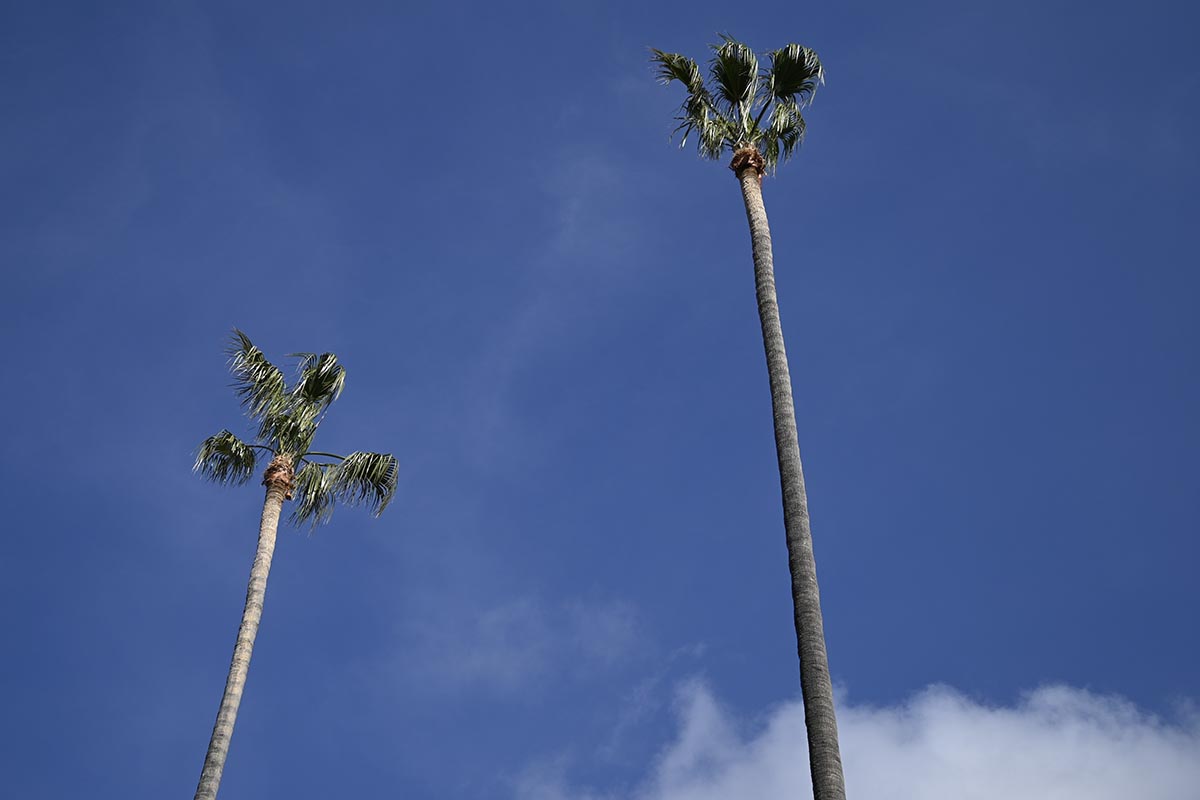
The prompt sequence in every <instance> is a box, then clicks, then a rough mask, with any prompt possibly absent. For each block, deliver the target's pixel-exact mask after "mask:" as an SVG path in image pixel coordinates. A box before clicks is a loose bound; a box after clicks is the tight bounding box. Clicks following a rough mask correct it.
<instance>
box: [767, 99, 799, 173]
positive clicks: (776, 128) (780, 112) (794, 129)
mask: <svg viewBox="0 0 1200 800" xmlns="http://www.w3.org/2000/svg"><path fill="white" fill-rule="evenodd" d="M805 129H806V126H805V123H804V115H803V114H801V113H800V103H799V102H798V101H797V100H794V99H783V100H777V101H776V103H775V108H774V109H772V110H771V120H770V123H769V124H768V125H767V127H766V129H765V130H764V131H763V132H762V134H763V135H762V145H763V146H762V154H763V160H764V161H766V166H767V169H768V170H771V171H774V170H775V168H776V167H777V166H778V164H779V161H780V160H781V159H782V160H783V161H787V160H788V159H789V158H791V157H792V155H793V154H794V153H795V152H796V148H798V147H799V146H800V145H801V143H803V142H804V132H805Z"/></svg>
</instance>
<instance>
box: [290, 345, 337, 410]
mask: <svg viewBox="0 0 1200 800" xmlns="http://www.w3.org/2000/svg"><path fill="white" fill-rule="evenodd" d="M291 356H292V357H294V358H299V359H300V363H299V364H297V366H296V371H297V372H298V373H299V374H300V379H299V380H298V381H296V385H295V386H294V387H292V396H293V397H295V398H296V399H297V400H300V401H301V402H302V403H303V404H305V405H307V406H309V407H311V408H313V409H316V413H317V414H320V413H321V412H322V411H324V410H325V409H326V408H328V407H329V405H330V404H331V403H332V402H333V401H334V400H337V399H338V397H339V396H340V395H341V394H342V389H344V388H345V387H346V369H345V367H343V366H342V365H341V364H339V363H338V358H337V356H336V355H334V354H333V353H321V354H320V355H317V354H316V353H292V354H291Z"/></svg>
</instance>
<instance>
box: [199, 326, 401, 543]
mask: <svg viewBox="0 0 1200 800" xmlns="http://www.w3.org/2000/svg"><path fill="white" fill-rule="evenodd" d="M226 352H227V353H228V354H229V369H230V371H231V372H232V373H233V378H234V382H233V389H234V392H235V393H236V394H237V396H238V397H239V398H240V399H241V401H242V406H243V408H245V410H246V416H248V417H249V418H250V419H251V420H253V421H255V422H257V423H258V430H257V431H256V432H255V436H254V439H253V441H251V442H246V441H243V440H242V439H240V438H239V437H237V436H236V435H234V434H233V433H232V432H230V431H229V430H223V431H221V432H220V433H217V434H216V435H214V436H210V437H208V438H207V439H205V440H204V443H203V444H201V445H200V449H199V451H198V454H197V456H196V464H195V467H194V469H195V471H196V472H198V473H200V474H201V475H203V476H204V477H205V478H208V479H209V480H212V481H215V482H217V483H222V484H235V485H236V484H243V483H245V482H246V481H248V480H249V479H250V477H251V476H252V475H254V473H255V469H256V467H257V465H258V458H259V456H260V454H262V453H270V454H271V455H272V456H273V459H272V461H271V463H270V464H269V465H268V467H267V470H266V474H265V475H264V478H263V483H270V482H271V481H279V482H281V483H282V484H283V485H284V486H285V487H286V489H287V494H286V498H287V499H291V498H292V497H293V496H296V497H297V504H296V507H295V509H294V510H293V512H292V520H293V521H294V522H296V523H304V522H311V523H312V525H313V526H314V527H315V526H316V525H318V524H319V523H322V522H328V521H329V518H330V516H331V515H332V514H333V507H334V506H335V505H336V504H337V503H338V502H342V503H346V504H347V505H365V506H367V507H368V508H369V509H370V510H371V511H372V512H374V514H375V516H379V514H380V513H382V512H383V509H384V508H386V507H387V505H388V503H389V502H391V500H392V497H393V495H394V494H395V492H396V481H397V476H398V473H399V469H398V466H397V463H396V459H395V458H394V457H393V456H392V455H391V454H385V453H365V452H355V453H351V454H350V455H348V456H339V455H334V454H333V453H322V452H317V451H315V450H313V449H312V441H313V437H314V435H315V434H316V432H317V426H319V425H320V424H321V420H322V419H323V418H324V416H325V412H326V411H327V410H328V409H329V406H330V405H331V404H332V403H333V401H334V400H336V399H337V398H338V396H339V395H340V394H341V393H342V389H343V387H344V386H345V383H346V370H345V368H344V367H343V366H342V365H341V364H339V363H338V359H337V356H336V355H334V354H333V353H321V354H319V355H318V354H317V353H292V354H291V355H290V356H289V357H290V358H296V359H298V363H297V365H296V373H297V378H296V380H295V382H294V383H293V384H292V385H291V386H290V387H289V386H288V385H287V381H286V380H285V378H284V375H283V372H281V371H280V370H279V368H278V367H276V366H275V365H274V364H272V363H271V362H270V361H268V360H267V358H266V356H265V355H263V352H262V351H261V350H259V349H258V348H257V347H255V345H254V343H253V342H251V341H250V338H249V337H248V336H246V334H244V333H242V332H241V331H240V330H237V329H236V328H235V329H234V331H233V336H232V337H230V342H229V347H228V349H227V351H226Z"/></svg>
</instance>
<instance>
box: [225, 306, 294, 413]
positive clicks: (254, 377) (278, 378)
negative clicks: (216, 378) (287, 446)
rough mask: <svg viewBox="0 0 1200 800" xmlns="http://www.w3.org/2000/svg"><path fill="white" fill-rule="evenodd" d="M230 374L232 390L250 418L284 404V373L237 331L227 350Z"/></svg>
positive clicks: (275, 409)
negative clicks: (231, 374) (231, 376)
mask: <svg viewBox="0 0 1200 800" xmlns="http://www.w3.org/2000/svg"><path fill="white" fill-rule="evenodd" d="M226 353H227V354H228V355H229V371H230V372H232V373H233V390H234V393H236V394H237V396H238V399H240V400H241V401H242V406H243V407H245V409H246V413H247V414H248V415H250V417H251V418H252V419H260V418H262V417H263V416H265V415H267V414H271V413H275V412H277V411H279V410H280V408H282V406H283V405H284V404H285V403H286V400H287V394H286V388H287V387H286V385H285V381H284V378H283V373H282V372H280V371H279V369H278V368H277V367H276V366H275V365H274V364H272V363H271V362H270V361H268V360H267V357H266V356H265V355H263V351H262V350H259V349H258V348H257V347H255V345H254V343H253V342H251V341H250V337H248V336H247V335H246V334H244V333H242V332H241V331H240V330H238V329H237V328H234V329H233V334H232V335H231V336H230V338H229V346H228V347H227V348H226Z"/></svg>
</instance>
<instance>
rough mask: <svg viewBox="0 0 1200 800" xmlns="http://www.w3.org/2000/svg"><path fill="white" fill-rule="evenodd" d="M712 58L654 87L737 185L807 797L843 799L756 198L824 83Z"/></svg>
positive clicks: (721, 52)
mask: <svg viewBox="0 0 1200 800" xmlns="http://www.w3.org/2000/svg"><path fill="white" fill-rule="evenodd" d="M712 51H713V54H712V59H711V61H710V63H709V70H708V76H709V81H708V85H706V83H705V80H704V76H703V74H702V73H701V71H700V67H699V66H697V64H696V62H695V61H693V60H692V59H690V58H688V57H686V56H683V55H680V54H679V53H664V52H663V51H661V50H653V51H652V52H653V54H654V55H653V61H654V63H655V65H656V66H657V77H658V78H659V80H660V81H662V82H663V83H664V84H669V83H671V82H672V81H679V82H680V83H682V84H683V85H684V88H685V89H686V90H687V96H686V98H685V99H684V101H683V106H682V108H681V111H680V114H679V116H678V117H676V119H677V120H678V121H679V127H678V128H676V131H677V132H678V131H683V141H682V142H681V144H680V146H681V147H683V146H685V145H686V144H687V140H688V136H689V135H691V134H693V133H694V134H696V138H697V142H698V146H699V150H700V154H701V155H702V156H704V157H705V158H711V159H719V158H721V157H722V156H723V155H724V154H725V153H726V152H729V153H731V154H732V160H731V161H730V163H729V168H730V169H731V170H733V173H734V175H736V176H737V179H738V182H739V183H740V184H741V189H742V200H743V202H744V203H745V205H746V218H747V220H748V221H749V223H750V244H751V247H752V249H753V253H754V282H755V286H756V287H757V294H758V316H759V321H760V322H761V324H762V337H763V346H764V348H765V349H766V353H767V373H768V375H769V377H770V382H771V405H772V408H773V410H774V417H775V452H776V454H777V456H778V459H779V480H780V484H781V486H782V489H783V519H784V527H785V529H786V533H787V550H788V564H789V566H790V568H791V573H792V608H793V614H794V617H795V624H796V645H797V650H798V652H799V656H800V688H801V693H802V694H803V696H804V722H805V726H806V728H807V730H808V756H809V765H810V771H811V773H812V782H813V795H814V797H815V798H816V800H844V798H845V797H846V788H845V780H844V778H843V776H842V759H841V754H840V751H839V748H838V735H837V719H836V717H835V716H834V710H833V686H832V683H831V682H830V679H829V659H828V656H827V655H826V652H825V630H824V623H823V622H822V619H821V595H820V591H819V590H818V587H817V565H816V561H815V560H814V558H813V547H812V532H811V530H810V528H809V520H808V497H807V495H806V493H805V490H804V472H803V470H802V469H801V466H800V445H799V443H798V441H797V438H796V411H795V407H794V404H793V402H792V381H791V377H790V375H789V373H788V361H787V353H786V351H785V350H784V345H783V328H782V326H781V325H780V321H779V303H778V301H777V300H776V297H775V268H774V264H773V260H772V255H771V230H770V228H769V227H768V226H767V211H766V208H765V207H764V206H763V198H762V180H763V175H765V174H766V173H767V172H768V171H772V172H773V171H774V170H775V167H776V166H777V165H778V163H779V161H780V160H781V159H782V160H785V161H786V160H787V159H788V158H789V157H790V156H791V155H792V153H793V152H795V150H796V148H797V147H799V146H800V143H801V142H802V141H803V140H804V128H805V125H804V116H803V115H802V114H801V110H802V109H803V108H804V107H805V106H806V105H808V103H809V102H810V101H811V100H812V97H813V94H814V93H815V92H816V90H817V86H819V85H820V84H822V83H824V80H825V74H824V70H823V69H822V67H821V61H820V59H819V58H817V54H816V53H814V52H813V51H812V50H809V49H808V48H807V47H802V46H800V45H798V44H789V45H787V46H785V47H783V48H782V49H780V50H773V51H771V52H769V53H767V54H766V57H767V59H768V63H767V64H766V65H761V66H760V64H759V61H758V58H757V56H755V54H754V51H753V50H751V49H750V48H749V47H747V46H746V45H744V44H742V43H741V42H739V41H736V40H734V39H731V38H730V37H728V36H723V37H721V42H720V43H719V44H715V45H712ZM710 86H711V88H710Z"/></svg>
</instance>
